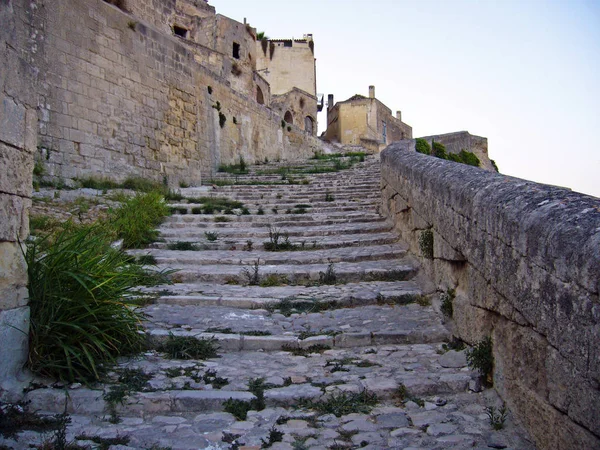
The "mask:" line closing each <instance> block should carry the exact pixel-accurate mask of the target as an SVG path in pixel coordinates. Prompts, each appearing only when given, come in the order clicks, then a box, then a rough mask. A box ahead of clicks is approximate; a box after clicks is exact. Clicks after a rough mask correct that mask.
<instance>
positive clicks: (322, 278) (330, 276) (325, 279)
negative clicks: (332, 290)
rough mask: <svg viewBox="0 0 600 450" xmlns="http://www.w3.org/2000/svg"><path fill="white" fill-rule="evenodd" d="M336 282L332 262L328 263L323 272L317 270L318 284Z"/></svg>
mask: <svg viewBox="0 0 600 450" xmlns="http://www.w3.org/2000/svg"><path fill="white" fill-rule="evenodd" d="M336 282H337V275H336V273H335V267H334V265H333V263H332V262H330V263H329V265H328V266H327V269H326V270H325V272H319V283H320V284H335V283H336Z"/></svg>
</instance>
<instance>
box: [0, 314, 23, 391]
mask: <svg viewBox="0 0 600 450" xmlns="http://www.w3.org/2000/svg"><path fill="white" fill-rule="evenodd" d="M0 342H1V343H2V345H0V361H2V364H0V385H1V386H10V385H11V384H14V382H15V380H18V379H19V378H20V377H21V373H22V370H23V367H24V366H25V363H26V362H27V351H28V342H29V308H28V307H27V306H23V307H21V308H15V309H8V310H5V311H0Z"/></svg>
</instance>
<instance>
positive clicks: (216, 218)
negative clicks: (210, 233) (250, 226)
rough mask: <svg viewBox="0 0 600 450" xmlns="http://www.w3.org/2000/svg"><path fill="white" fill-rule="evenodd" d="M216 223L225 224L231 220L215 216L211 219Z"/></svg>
mask: <svg viewBox="0 0 600 450" xmlns="http://www.w3.org/2000/svg"><path fill="white" fill-rule="evenodd" d="M213 220H214V221H215V222H216V223H226V222H231V219H230V218H229V217H225V216H216V217H215V218H214V219H213Z"/></svg>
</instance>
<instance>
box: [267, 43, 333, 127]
mask: <svg viewBox="0 0 600 450" xmlns="http://www.w3.org/2000/svg"><path fill="white" fill-rule="evenodd" d="M314 49H315V47H314V41H313V37H312V34H306V35H304V37H303V39H263V40H257V42H256V55H257V61H256V71H257V72H258V73H259V74H260V75H261V76H262V77H264V79H265V80H266V81H267V82H268V83H269V86H270V88H271V99H272V105H271V106H272V107H273V109H275V110H277V111H278V112H279V113H280V114H281V115H282V116H283V117H284V120H285V122H287V123H289V124H293V125H295V126H297V127H298V128H300V129H302V130H304V131H306V132H308V133H310V134H312V135H315V134H316V132H317V112H318V111H320V110H321V108H322V103H323V102H322V99H321V101H319V99H318V98H317V78H316V64H315V62H316V60H315V57H314Z"/></svg>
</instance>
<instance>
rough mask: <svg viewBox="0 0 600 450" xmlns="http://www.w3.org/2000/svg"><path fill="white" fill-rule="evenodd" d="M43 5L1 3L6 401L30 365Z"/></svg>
mask: <svg viewBox="0 0 600 450" xmlns="http://www.w3.org/2000/svg"><path fill="white" fill-rule="evenodd" d="M45 13H46V11H45V8H44V5H43V2H39V1H35V0H27V1H25V0H8V1H2V2H0V60H1V61H2V67H1V68H0V398H5V397H8V398H10V396H11V395H13V394H14V393H15V392H16V387H15V386H16V384H17V383H18V381H20V380H21V378H22V369H23V365H24V364H25V362H26V360H27V342H28V339H29V307H28V306H27V270H26V267H25V261H24V258H23V253H22V251H21V247H20V245H19V242H18V241H19V240H21V241H23V240H24V239H25V238H26V237H27V235H28V234H29V220H28V210H29V208H30V206H31V189H32V171H33V155H34V153H35V150H36V144H37V136H36V132H35V131H36V128H37V112H36V107H37V104H38V96H37V93H36V92H37V89H36V86H37V83H38V74H39V73H40V70H41V69H42V67H41V66H40V62H41V61H40V57H41V55H42V54H43V40H42V39H41V30H43V27H44V24H45V23H44V22H45Z"/></svg>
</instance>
